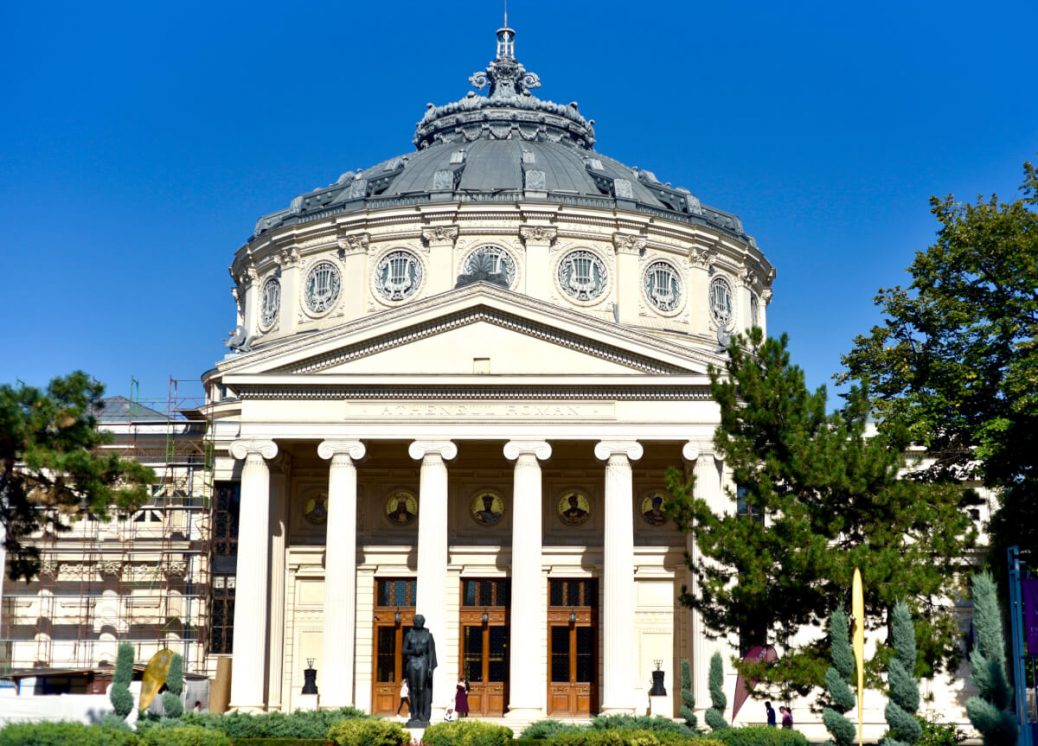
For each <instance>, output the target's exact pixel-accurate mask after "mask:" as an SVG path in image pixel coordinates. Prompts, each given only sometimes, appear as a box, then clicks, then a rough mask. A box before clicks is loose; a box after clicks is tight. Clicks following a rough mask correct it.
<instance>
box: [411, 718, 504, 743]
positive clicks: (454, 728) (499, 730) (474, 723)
mask: <svg viewBox="0 0 1038 746" xmlns="http://www.w3.org/2000/svg"><path fill="white" fill-rule="evenodd" d="M422 743H423V744H424V746H512V729H511V728H506V727H505V726H503V725H493V724H491V723H484V722H482V721H480V720H456V721H454V722H453V723H436V725H430V726H429V727H428V728H426V729H425V733H423V734H422Z"/></svg>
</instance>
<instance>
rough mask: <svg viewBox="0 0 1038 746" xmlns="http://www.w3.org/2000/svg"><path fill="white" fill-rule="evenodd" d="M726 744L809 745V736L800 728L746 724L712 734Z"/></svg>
mask: <svg viewBox="0 0 1038 746" xmlns="http://www.w3.org/2000/svg"><path fill="white" fill-rule="evenodd" d="M710 735H711V736H712V737H713V738H716V739H717V740H719V741H723V742H724V744H725V746H808V742H807V738H806V737H805V736H804V734H803V733H801V732H800V731H798V730H791V729H787V728H768V727H766V726H746V727H741V728H723V729H721V730H719V731H716V732H715V733H711V734H710Z"/></svg>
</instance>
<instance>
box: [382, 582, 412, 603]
mask: <svg viewBox="0 0 1038 746" xmlns="http://www.w3.org/2000/svg"><path fill="white" fill-rule="evenodd" d="M375 582H376V584H377V589H376V595H375V598H376V599H377V605H378V606H415V605H416V604H417V599H418V581H417V580H415V579H414V578H389V579H386V580H377V581H375Z"/></svg>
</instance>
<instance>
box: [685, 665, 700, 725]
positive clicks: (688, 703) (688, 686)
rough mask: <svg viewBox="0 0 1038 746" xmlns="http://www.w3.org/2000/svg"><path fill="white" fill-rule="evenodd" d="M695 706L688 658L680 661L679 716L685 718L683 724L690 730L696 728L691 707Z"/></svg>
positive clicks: (694, 715)
mask: <svg viewBox="0 0 1038 746" xmlns="http://www.w3.org/2000/svg"><path fill="white" fill-rule="evenodd" d="M695 706H696V700H695V697H693V696H692V671H691V669H690V667H689V665H688V659H687V658H683V659H682V661H681V717H683V718H684V719H685V725H687V726H688V727H689V728H691V729H692V730H695V729H696V726H697V725H698V721H697V719H696V713H695V712H694V711H693V709H692V708H693V707H695Z"/></svg>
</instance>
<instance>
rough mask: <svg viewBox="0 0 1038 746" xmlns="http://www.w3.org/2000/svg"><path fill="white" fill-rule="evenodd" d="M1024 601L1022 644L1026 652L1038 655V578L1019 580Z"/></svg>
mask: <svg viewBox="0 0 1038 746" xmlns="http://www.w3.org/2000/svg"><path fill="white" fill-rule="evenodd" d="M1020 586H1021V590H1022V591H1023V593H1022V596H1023V602H1024V645H1025V646H1026V648H1027V654H1028V655H1033V656H1038V579H1035V578H1032V579H1029V580H1022V581H1020Z"/></svg>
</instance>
